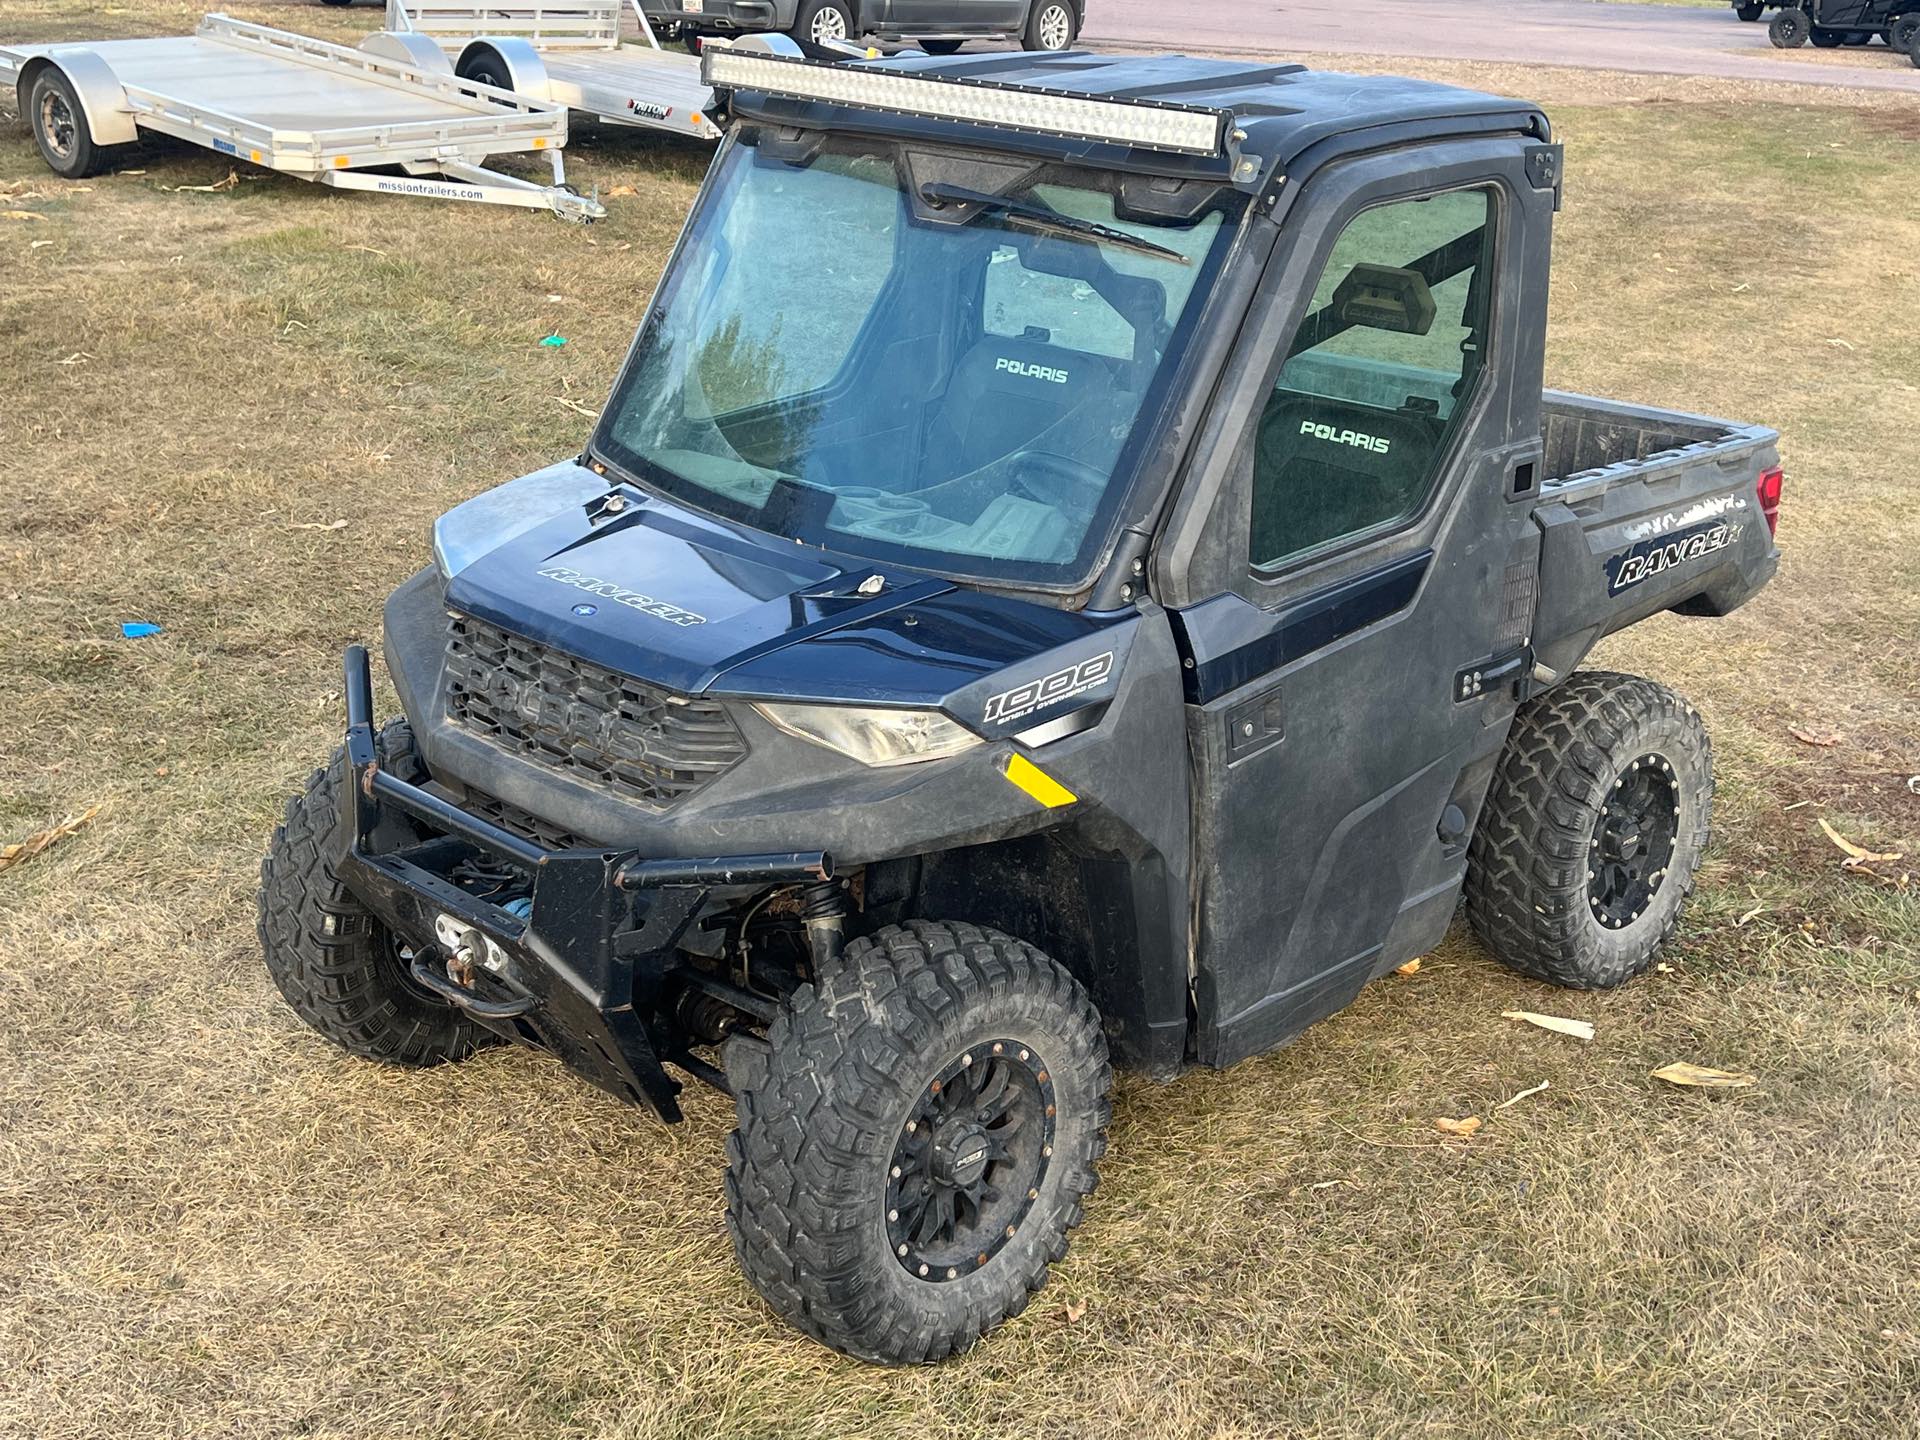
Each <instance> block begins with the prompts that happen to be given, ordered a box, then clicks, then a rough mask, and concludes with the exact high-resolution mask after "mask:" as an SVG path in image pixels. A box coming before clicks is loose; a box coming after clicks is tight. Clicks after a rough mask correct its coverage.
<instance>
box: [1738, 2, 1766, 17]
mask: <svg viewBox="0 0 1920 1440" xmlns="http://www.w3.org/2000/svg"><path fill="white" fill-rule="evenodd" d="M1733 13H1734V14H1735V15H1738V16H1739V17H1740V18H1741V19H1742V20H1746V21H1754V20H1758V19H1759V18H1760V17H1761V16H1762V15H1764V14H1766V13H1767V7H1766V6H1765V5H1736V6H1734V7H1733Z"/></svg>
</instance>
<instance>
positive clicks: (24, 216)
mask: <svg viewBox="0 0 1920 1440" xmlns="http://www.w3.org/2000/svg"><path fill="white" fill-rule="evenodd" d="M46 218H47V217H46V216H44V215H42V214H39V213H38V212H37V211H33V210H0V220H44V219H46Z"/></svg>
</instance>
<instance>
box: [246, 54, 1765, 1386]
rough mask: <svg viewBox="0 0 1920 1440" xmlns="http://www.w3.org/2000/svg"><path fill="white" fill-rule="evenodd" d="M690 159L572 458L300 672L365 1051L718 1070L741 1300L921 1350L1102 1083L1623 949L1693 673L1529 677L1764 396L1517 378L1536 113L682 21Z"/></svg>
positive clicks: (1008, 1301)
mask: <svg viewBox="0 0 1920 1440" xmlns="http://www.w3.org/2000/svg"><path fill="white" fill-rule="evenodd" d="M706 63H707V67H708V71H707V78H708V79H709V80H710V81H711V82H712V83H713V84H714V85H715V86H716V88H718V89H719V90H720V91H721V92H722V93H723V94H724V95H725V96H726V97H727V98H728V103H729V107H730V109H729V134H728V136H727V139H726V140H725V142H724V144H723V146H722V149H721V151H720V153H719V155H718V156H717V158H716V160H715V163H714V166H713V169H712V171H711V173H710V174H709V176H708V178H707V181H706V184H705V187H704V188H703V190H702V192H701V194H700V197H699V200H698V202H697V204H696V205H695V207H694V209H693V213H692V215H691V216H690V217H689V219H688V221H687V224H686V228H685V230H684V232H683V234H682V237H681V239H680V242H679V244H678V246H677V248H676V249H675V251H674V253H673V256H672V257H671V260H670V262H669V264H668V266H667V269H666V272H665V275H664V277H663V279H662V280H661V283H660V287H659V290H658V292H657V293H656V295H655V296H654V298H653V301H652V304H651V305H650V307H649V308H648V310H647V312H646V315H645V318H644V319H643V320H642V322H641V324H640V329H639V334H638V337H637V339H636V340H635V343H634V346H633V349H632V351H631V353H630V354H629V356H628V358H627V361H626V364H625V366H624V368H623V370H622V371H621V373H620V376H619V379H618V381H617V382H616V384H615V386H614V389H613V393H612V396H611V398H610V400H609V401H608V403H607V405H606V408H605V411H604V413H603V415H602V416H601V418H600V420H599V422H598V424H597V425H596V426H595V428H594V431H593V434H592V436H591V437H590V439H589V440H588V442H587V446H586V449H585V450H584V451H583V452H582V453H581V454H580V455H579V456H578V457H577V458H575V459H572V460H568V461H566V462H564V463H562V464H558V465H555V466H552V467H551V468H549V469H545V470H541V471H538V472H536V473H534V474H532V475H528V476H525V477H523V478H522V479H519V480H515V481H511V482H509V483H507V484H505V485H503V486H500V487H499V488H498V489H495V490H492V491H489V492H487V493H485V494H482V495H480V496H479V497H477V498H475V499H473V500H470V501H468V502H467V503H465V504H463V505H460V506H458V507H456V508H455V509H453V510H452V511H450V512H449V513H447V514H446V515H445V516H443V517H442V518H441V519H440V520H439V522H438V523H437V525H436V527H435V531H434V537H433V538H434V547H433V548H434V564H433V565H432V566H431V567H430V568H428V569H426V570H424V571H423V572H422V573H421V574H419V575H417V576H415V577H414V578H413V579H412V580H410V581H408V582H407V583H406V584H404V585H403V586H401V587H400V589H399V590H398V591H396V592H395V594H394V595H393V597H392V598H391V600H390V601H389V602H388V604H387V607H386V614H385V629H386V667H387V671H388V673H389V674H390V675H391V676H392V679H393V683H394V686H395V688H396V690H397V692H398V695H399V701H400V706H401V709H402V710H403V712H404V714H405V717H406V718H405V719H404V720H402V719H395V720H391V721H389V722H387V723H386V724H385V725H377V724H376V720H375V715H374V705H373V691H372V687H371V683H370V679H369V666H368V658H367V653H366V651H365V650H363V649H361V648H359V647H357V646H355V647H352V648H350V649H349V650H348V651H347V656H346V704H347V730H346V740H345V745H344V747H343V749H342V750H341V751H340V752H337V753H336V754H335V756H334V758H333V761H332V763H331V764H330V765H329V766H328V767H327V768H325V769H323V770H320V771H317V772H316V773H315V774H314V775H313V777H312V778H311V779H310V780H309V781H308V782H307V786H306V789H305V791H304V793H302V794H300V795H299V796H297V797H296V798H295V799H294V800H293V802H292V803H291V805H290V806H289V807H288V810H287V815H286V822H285V824H284V825H283V826H282V827H281V828H280V829H279V830H278V831H277V832H276V833H275V835H274V838H273V842H272V848H271V852H270V853H269V855H268V857H267V859H266V863H265V865H264V868H263V872H262V889H261V900H260V936H261V942H262V944H263V946H264V947H265V951H266V959H267V965H268V967H269V969H270V970H271V972H272V974H273V976H274V979H275V980H276V981H277V983H278V984H279V987H280V989H281V991H282V992H283V993H284V994H285V996H286V998H287V999H288V1001H289V1002H290V1003H291V1004H292V1006H293V1008H294V1009H295V1010H296V1011H297V1012H298V1013H299V1014H300V1015H301V1016H302V1017H303V1018H305V1019H306V1020H307V1021H308V1022H309V1023H311V1024H312V1025H313V1026H314V1027H315V1028H316V1029H318V1030H320V1031H321V1032H322V1033H323V1034H325V1035H327V1036H328V1037H330V1038H331V1039H333V1040H335V1041H337V1042H338V1043H339V1044H341V1045H343V1046H345V1047H346V1048H347V1049H348V1050H350V1051H353V1052H355V1053H356V1054H360V1055H364V1056H368V1057H370V1058H373V1059H377V1060H384V1061H389V1062H394V1063H399V1064H405V1065H428V1064H433V1063H436V1062H439V1061H445V1060H453V1059H458V1058H460V1057H462V1056H464V1055H467V1054H468V1053H470V1052H471V1051H473V1050H474V1049H476V1048H477V1047H479V1046H481V1045H486V1044H492V1043H495V1042H496V1041H501V1040H507V1041H515V1042H519V1043H522V1044H527V1045H532V1046H536V1047H538V1048H540V1049H542V1050H545V1051H547V1052H548V1053H550V1054H551V1055H553V1056H555V1057H557V1058H558V1059H559V1060H561V1061H562V1062H564V1063H565V1064H567V1065H569V1066H572V1067H573V1068H574V1069H576V1070H577V1071H579V1072H580V1073H581V1074H582V1075H583V1076H585V1077H586V1078H587V1079H589V1080H591V1081H593V1082H594V1083H596V1084H598V1085H601V1086H604V1087H605V1088H606V1089H608V1090H610V1091H612V1092H613V1093H615V1094H616V1095H621V1096H624V1097H627V1098H629V1099H631V1100H634V1101H637V1102H639V1103H640V1104H642V1105H645V1106H647V1107H649V1108H651V1109H652V1110H653V1111H654V1112H656V1113H657V1114H659V1115H660V1116H662V1117H663V1118H665V1119H667V1120H674V1119H678V1118H679V1115H680V1110H679V1106H678V1103H677V1100H676V1096H677V1094H678V1092H679V1091H680V1089H681V1085H680V1081H679V1080H678V1079H676V1078H675V1075H676V1072H677V1074H679V1075H683V1076H692V1077H694V1078H696V1079H698V1080H701V1081H704V1082H706V1083H708V1084H711V1085H714V1086H717V1087H719V1088H720V1089H722V1090H725V1091H727V1092H728V1093H730V1094H731V1096H732V1097H733V1102H734V1105H735V1107H736V1115H737V1128H736V1129H735V1131H734V1133H733V1135H732V1137H731V1139H730V1140H729V1142H728V1146H727V1156H728V1174H727V1181H726V1191H727V1210H728V1223H729V1228H730V1231H731V1234H732V1238H733V1243H734V1246H735V1249H736V1252H737V1255H738V1258H739V1261H740V1264H741V1265H742V1267H743V1268H744V1269H745V1271H746V1273H747V1276H748V1277H749V1278H750V1279H751V1281H752V1282H753V1284H754V1285H755V1286H756V1287H758V1289H759V1291H760V1293H761V1294H762V1295H764V1296H765V1297H766V1299H767V1301H768V1303H769V1304H770V1305H771V1306H772V1307H773V1308H774V1309H775V1310H776V1311H778V1312H779V1313H780V1314H781V1315H782V1316H784V1317H785V1318H786V1319H787V1320H789V1321H790V1322H792V1323H793V1324H794V1325H796V1326H798V1327H799V1328H800V1329H801V1330H803V1331H805V1332H806V1333H808V1334H810V1335H812V1336H815V1337H816V1338H818V1339H819V1340H821V1341H824V1342H825V1343H827V1344H828V1345H831V1346H834V1347H835V1348H837V1349H840V1350H842V1351H845V1352H847V1353H850V1354H853V1355H856V1356H861V1357H864V1358H866V1359H870V1360H877V1361H884V1362H904V1361H926V1360H933V1359H937V1358H939V1357H941V1356H945V1355H947V1354H950V1353H952V1352H954V1351H957V1350H959V1349H962V1348H964V1347H965V1346H968V1345H970V1344H972V1343H973V1342H974V1341H975V1340H976V1339H978V1338H979V1337H980V1335H981V1334H982V1333H983V1332H985V1331H986V1330H988V1329H990V1328H992V1327H993V1326H994V1325H996V1324H998V1323H1000V1322H1001V1321H1002V1320H1004V1319H1006V1318H1007V1317H1008V1316H1010V1315H1014V1314H1017V1313H1018V1312H1019V1311H1020V1310H1021V1309H1022V1308H1023V1307H1024V1306H1025V1304H1026V1303H1027V1298H1028V1295H1029V1293H1030V1292H1031V1291H1033V1290H1034V1289H1036V1288H1037V1287H1038V1286H1040V1285H1041V1284H1042V1283H1043V1282H1044V1281H1045V1279H1046V1276H1047V1267H1048V1266H1049V1264H1051V1263H1052V1262H1053V1261H1056V1260H1058V1259H1060V1258H1061V1256H1062V1255H1064V1254H1065V1252H1066V1246H1067V1236H1068V1232H1069V1231H1070V1230H1072V1229H1073V1227H1074V1226H1075V1225H1077V1224H1078V1223H1079V1221H1080V1219H1081V1213H1082V1203H1083V1201H1084V1200H1085V1198H1086V1197H1087V1196H1088V1195H1089V1194H1090V1193H1091V1192H1092V1191H1093V1188H1094V1183H1095V1167H1096V1165H1097V1163H1098V1161H1099V1160H1100V1158H1101V1155H1102V1154H1103V1153H1104V1151H1105V1149H1106V1145H1107V1139H1106V1134H1107V1125H1108V1119H1109V1109H1108V1088H1109V1081H1110V1078H1111V1072H1110V1068H1109V1067H1110V1065H1121V1066H1128V1067H1133V1068H1135V1069H1137V1070H1140V1071H1144V1072H1147V1073H1148V1074H1151V1075H1153V1076H1156V1077H1162V1078H1167V1077H1172V1076H1173V1075H1175V1074H1176V1073H1178V1072H1179V1071H1180V1070H1182V1069H1183V1068H1184V1067H1188V1066H1196V1065H1208V1066H1225V1065H1231V1064H1233V1063H1234V1062H1236V1061H1238V1060H1241V1059H1244V1058H1246V1057H1248V1056H1252V1055H1258V1054H1260V1053H1262V1052H1264V1051H1268V1050H1271V1049H1273V1048H1274V1047H1275V1046H1277V1045H1280V1044H1283V1043H1285V1042H1286V1041H1287V1040H1289V1039H1290V1038H1292V1037H1293V1036H1295V1035H1297V1034H1299V1033H1300V1031H1301V1030H1302V1029H1303V1028H1304V1027H1305V1026H1307V1025H1309V1024H1311V1023H1312V1022H1313V1021H1314V1020H1316V1019H1319V1018H1320V1017H1322V1016H1325V1015H1328V1014H1331V1013H1332V1012H1334V1011H1336V1010H1338V1009H1340V1008H1341V1007H1342V1006H1344V1005H1346V1004H1347V1003H1348V1002H1349V1001H1351V1000H1352V999H1353V998H1354V996H1355V994H1356V993H1357V992H1358V991H1359V989H1360V988H1361V986H1362V985H1364V984H1365V983H1366V981H1367V980H1368V979H1369V978H1371V977H1373V976H1377V975H1380V974H1381V973H1383V972H1385V971H1387V970H1390V969H1392V968H1393V967H1395V966H1397V965H1400V964H1401V963H1403V962H1404V961H1406V960H1408V959H1410V958H1411V957H1413V956H1417V955H1419V954H1421V953H1422V952H1424V951H1426V950H1428V949H1430V948H1431V947H1432V946H1434V945H1435V944H1436V943H1438V942H1439V940H1440V939H1441V937H1442V936H1443V935H1444V934H1445V932H1446V931H1447V929H1448V926H1449V924H1450V923H1451V921H1452V919H1453V917H1454V914H1455V909H1456V905H1457V903H1458V902H1459V900H1460V897H1461V894H1462V890H1463V887H1464V890H1465V895H1466V906H1467V913H1468V916H1469V918H1470V920H1471V923H1472V925H1473V927H1474V929H1475V930H1476V931H1477V933H1478V934H1479V935H1480V937H1481V938H1482V940H1483V941H1484V942H1485V944H1486V945H1487V947H1488V948H1489V949H1490V950H1491V951H1492V952H1493V953H1495V954H1496V955H1498V956H1499V957H1500V958H1501V959H1502V960H1504V961H1505V962H1507V963H1508V964H1510V965H1512V966H1514V967H1515V968H1517V969H1519V970H1521V971H1523V972H1525V973H1526V974H1528V975H1531V976H1536V977H1539V978H1540V979H1543V980H1547V981H1551V982H1554V983H1557V984H1562V985H1571V986H1608V985H1617V984H1619V983H1620V982H1621V981H1623V980H1625V979H1627V978H1628V977H1629V976H1632V975H1634V974H1636V973H1638V972H1639V971H1640V970H1642V969H1643V968H1645V967H1646V966H1647V964H1648V962H1649V961H1650V959H1651V958H1652V956H1653V955H1654V953H1655V952H1656V951H1657V950H1658V949H1659V947H1660V946H1661V944H1662V943H1663V942H1664V941H1665V940H1666V939H1667V938H1668V937H1669V936H1670V935H1671V934H1672V933H1673V931H1674V926H1675V922H1676V918H1677V916H1678V914H1679V912H1680V908H1681V906H1682V904H1683V903H1684V901H1685V900H1686V898H1687V895H1688V893H1689V891H1690V890H1691V888H1692V886H1693V878H1694V873H1695V868H1696V867H1697V866H1698V864H1699V862H1700V857H1701V851H1702V849H1703V848H1704V846H1705V845H1706V843H1707V836H1708V818H1709V808H1710V803H1711V799H1712V795H1713V775H1712V769H1711V763H1710V756H1709V751H1708V743H1707V737H1706V734H1705V733H1704V731H1703V729H1702V726H1701V722H1700V719H1699V717H1698V716H1697V715H1696V713H1695V712H1694V710H1693V709H1692V707H1691V706H1689V705H1688V704H1686V703H1685V702H1684V701H1683V700H1681V699H1680V698H1678V697H1677V696H1675V695H1673V694H1672V693H1670V692H1669V691H1667V690H1665V689H1663V688H1662V687H1661V686H1659V685H1656V684H1653V683H1651V682H1649V681H1646V680H1641V679H1636V678H1634V677H1632V676H1628V675H1618V674H1604V673H1593V672H1577V671H1576V670H1575V667H1576V666H1577V665H1578V664H1579V662H1580V661H1581V659H1582V657H1583V656H1584V655H1586V653H1587V652H1588V650H1589V648H1590V647H1591V646H1592V645H1593V644H1594V643H1595V642H1596V641H1597V640H1599V639H1600V638H1601V637H1602V636H1604V635H1607V634H1610V633H1612V632H1614V631H1618V630H1619V629H1621V628H1622V627H1623V626H1626V625H1630V624H1632V623H1634V622H1635V621H1638V620H1642V619H1645V618H1646V617H1648V616H1652V615H1656V614H1660V613H1662V612H1665V611H1678V612H1681V613H1683V614H1688V615H1699V616H1712V615H1722V614H1725V613H1726V612H1728V611H1729V610H1731V609H1732V608H1733V607H1735V606H1737V605H1739V604H1741V603H1742V602H1744V601H1745V600H1747V599H1748V598H1749V597H1750V596H1752V595H1753V594H1754V592H1755V591H1756V590H1757V589H1759V587H1760V586H1761V585H1762V584H1764V583H1765V582H1766V581H1767V580H1768V579H1769V578H1770V577H1771V575H1772V574H1773V571H1774V567H1775V564H1776V551H1775V548H1774V543H1773V530H1774V522H1775V515H1776V508H1777V505H1778V502H1779V496H1780V471H1779V469H1778V468H1777V465H1776V454H1775V446H1776V440H1777V437H1776V436H1775V435H1774V434H1773V432H1771V431H1767V430H1762V429H1755V428H1750V427H1744V426H1739V425H1732V424H1728V423H1726V422H1723V421H1718V420H1710V419H1704V418H1700V417H1697V416H1691V415H1682V414H1675V413H1671V412H1668V411H1664V410H1654V409H1647V408H1641V407H1636V406H1627V405H1620V404H1614V403H1611V402H1607V401H1602V400H1593V399H1586V398H1583V397H1578V396H1573V395H1562V394H1543V393H1542V388H1541V387H1542V381H1541V375H1542V360H1543V351H1544V340H1545V331H1546V300H1547V274H1548V249H1549V238H1550V234H1551V229H1552V222H1553V214H1554V211H1555V209H1556V205H1557V201H1558V198H1559V194H1560V160H1561V152H1560V149H1559V148H1558V147H1557V146H1556V145H1555V144H1554V143H1553V141H1552V140H1551V138H1550V135H1549V132H1548V126H1547V121H1546V119H1545V117H1544V116H1542V115H1541V114H1540V113H1539V112H1538V111H1537V110H1535V109H1533V108H1531V107H1530V106H1528V105H1525V104H1522V103H1519V102H1516V101H1513V100H1506V99H1499V98H1496V97H1493V96H1489V95H1480V94H1473V93H1469V92H1466V91H1463V90H1457V89H1451V88H1446V87H1442V86H1438V85H1431V84H1424V83H1415V82H1411V81H1406V80H1398V79H1390V78H1377V77H1354V76H1345V75H1326V74H1314V73H1310V72H1308V71H1306V70H1304V69H1301V68H1298V67H1292V66H1287V67H1277V68H1267V67H1262V68H1249V67H1247V66H1245V65H1240V64H1235V63H1231V62H1227V61H1217V60H1202V59H1188V58H1182V57H1159V58H1153V59H1133V58H1120V57H1114V58H1104V57H1095V56H1091V55H1086V54H1072V55H1066V56H1058V57H1051V58H1045V59H1042V58H1036V57H1031V56H1007V55H995V56H982V57H978V58H961V59H951V60H927V59H925V58H914V59H894V60H886V61H880V62H875V63H857V64H852V65H828V64H819V63H814V62H809V61H807V60H804V59H795V58H784V57H782V56H778V55H768V54H759V55H750V54H747V53H744V52H739V51H727V50H722V49H719V48H716V49H714V50H713V51H710V52H709V55H708V57H707V61H706Z"/></svg>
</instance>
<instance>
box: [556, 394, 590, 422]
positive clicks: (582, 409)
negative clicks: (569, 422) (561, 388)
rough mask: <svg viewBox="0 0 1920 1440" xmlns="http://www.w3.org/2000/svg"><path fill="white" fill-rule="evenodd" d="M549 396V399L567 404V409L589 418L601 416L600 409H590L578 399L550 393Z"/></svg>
mask: <svg viewBox="0 0 1920 1440" xmlns="http://www.w3.org/2000/svg"><path fill="white" fill-rule="evenodd" d="M547 398H548V399H549V400H552V401H555V402H556V403H558V404H561V405H564V406H566V407H567V409H569V410H571V411H573V412H574V413H575V414H576V415H584V416H586V417H587V418H588V419H589V420H598V419H599V418H600V412H599V411H598V410H589V409H588V408H587V407H586V406H584V405H582V404H581V403H580V402H579V401H578V400H569V399H568V398H567V397H566V396H564V395H549V396H548V397H547Z"/></svg>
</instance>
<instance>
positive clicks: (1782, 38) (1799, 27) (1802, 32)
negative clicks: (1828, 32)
mask: <svg viewBox="0 0 1920 1440" xmlns="http://www.w3.org/2000/svg"><path fill="white" fill-rule="evenodd" d="M1812 33H1813V21H1811V20H1810V19H1808V18H1807V12H1806V11H1804V10H1782V11H1780V12H1779V13H1778V14H1777V15H1775V16H1774V17H1773V19H1771V20H1769V21H1768V22H1767V39H1769V40H1771V41H1772V42H1773V44H1774V47H1775V48H1776V49H1779V50H1795V49H1798V48H1799V47H1800V46H1802V45H1804V44H1806V43H1807V37H1808V36H1809V35H1811V34H1812Z"/></svg>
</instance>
